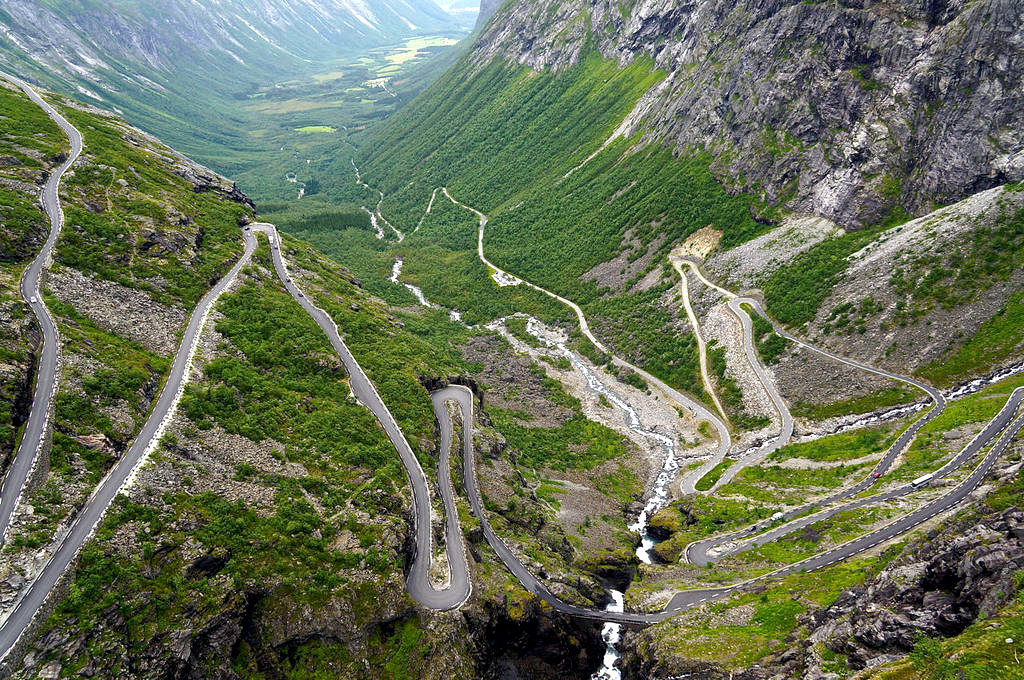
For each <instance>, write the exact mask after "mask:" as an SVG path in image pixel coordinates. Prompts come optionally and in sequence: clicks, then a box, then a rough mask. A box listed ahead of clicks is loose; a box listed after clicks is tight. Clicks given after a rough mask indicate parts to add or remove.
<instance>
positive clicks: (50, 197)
mask: <svg viewBox="0 0 1024 680" xmlns="http://www.w3.org/2000/svg"><path fill="white" fill-rule="evenodd" d="M0 78H4V79H5V80H8V81H10V82H11V83H14V84H15V85H17V86H18V87H20V88H21V89H22V90H23V91H24V92H25V94H26V95H28V97H29V99H31V100H32V101H33V102H34V103H35V104H36V105H37V106H39V107H40V108H41V109H43V111H45V112H46V115H48V116H49V117H50V118H51V119H53V121H54V122H55V123H57V125H59V126H60V129H61V130H63V131H64V134H65V135H67V137H68V139H69V140H70V142H71V150H70V152H69V153H68V157H67V158H66V159H65V160H64V162H63V163H61V164H60V166H59V167H58V168H57V169H56V170H54V171H53V172H52V173H51V174H50V177H49V178H48V179H47V180H46V184H45V185H44V186H43V190H42V193H41V194H40V201H41V203H42V206H43V209H44V210H45V211H46V214H47V216H48V217H49V218H50V233H49V235H48V236H47V238H46V243H44V244H43V247H42V250H40V251H39V255H37V256H36V259H34V260H32V263H31V264H30V265H29V266H28V269H26V270H25V273H24V275H23V276H22V277H21V296H22V297H23V298H24V299H25V302H26V303H27V304H28V305H29V307H31V308H32V313H33V314H35V317H36V321H37V322H38V323H39V329H40V331H41V332H42V335H43V344H42V347H41V348H40V350H39V364H38V367H37V370H36V382H35V393H34V394H33V396H32V410H31V411H30V412H29V417H28V422H27V423H25V429H24V431H23V433H22V436H21V442H20V443H19V444H18V450H17V452H16V453H15V454H14V460H13V461H12V462H11V465H10V467H8V469H7V474H6V476H5V478H4V481H3V485H2V486H0V542H3V543H6V542H7V531H8V529H10V526H11V516H12V515H13V514H14V509H15V508H16V507H17V505H18V500H19V499H20V498H21V492H22V489H23V488H24V487H25V482H26V481H27V480H28V477H29V474H30V473H31V471H32V468H33V467H34V466H35V463H36V458H37V457H38V455H39V452H40V449H42V447H43V442H44V441H45V440H46V431H47V427H48V425H49V420H50V405H51V403H52V402H53V393H54V390H55V389H56V387H55V384H56V382H57V353H58V351H59V349H60V347H59V342H58V338H57V325H56V323H54V320H53V317H52V316H50V310H49V309H47V307H46V304H45V303H44V302H43V296H42V295H41V294H40V292H39V284H40V281H41V279H42V276H43V271H44V270H45V269H46V267H47V266H48V265H49V263H50V261H51V259H52V257H53V248H54V246H55V245H56V243H57V237H58V236H59V235H60V230H61V227H62V226H63V225H64V211H63V209H62V208H61V206H60V197H59V195H58V194H59V192H60V181H61V179H62V178H63V177H64V173H65V172H67V170H68V168H70V167H71V166H72V165H74V163H75V161H76V160H78V156H79V155H80V154H81V153H82V133H81V132H79V131H78V130H77V129H76V128H75V127H74V126H73V125H72V124H71V123H69V122H68V121H67V120H66V119H65V118H64V116H62V115H60V113H58V112H57V111H56V109H54V108H53V107H52V106H50V105H49V104H48V103H46V101H44V100H43V98H42V97H40V96H39V94H38V93H37V92H36V91H35V90H34V89H32V87H31V86H30V85H29V84H28V83H26V82H24V81H22V80H19V79H18V78H15V77H14V76H9V75H7V74H5V73H2V72H0Z"/></svg>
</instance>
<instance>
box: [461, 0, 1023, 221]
mask: <svg viewBox="0 0 1024 680" xmlns="http://www.w3.org/2000/svg"><path fill="white" fill-rule="evenodd" d="M500 12H501V14H500V17H499V18H500V20H496V21H494V22H492V23H491V24H490V26H489V27H488V30H487V31H486V32H485V33H484V34H483V35H482V36H481V37H480V39H479V41H478V42H477V44H476V46H475V52H474V55H475V58H476V59H477V60H478V61H480V62H483V61H485V60H487V59H490V58H492V57H500V58H504V59H510V60H514V61H517V62H519V63H523V64H527V65H529V66H531V67H533V68H536V69H545V68H552V69H556V70H558V69H564V68H566V67H568V66H569V65H570V64H573V63H575V62H576V61H577V60H578V59H579V57H580V54H581V53H582V52H583V51H584V50H585V49H587V47H588V46H596V48H597V49H598V50H600V52H601V53H602V54H603V55H604V56H606V57H607V58H610V59H615V60H617V61H619V62H620V63H623V64H624V63H627V62H632V61H634V60H636V59H639V58H645V57H646V58H650V59H652V60H653V64H654V66H655V67H656V68H658V69H661V70H663V71H664V72H665V74H666V76H665V79H664V80H663V81H662V82H661V83H660V84H658V85H656V86H655V87H654V88H652V89H651V91H649V92H648V94H647V96H646V97H644V98H643V99H642V100H641V102H640V103H639V104H638V105H637V107H636V109H635V110H634V112H633V113H632V115H631V116H630V117H629V118H628V119H627V120H626V122H625V123H624V124H623V126H622V127H621V128H620V130H619V132H624V133H627V134H628V133H632V132H636V131H641V132H644V133H645V134H646V135H648V136H651V137H657V138H662V139H664V140H665V141H666V142H667V143H670V144H672V145H674V146H675V148H676V150H677V151H678V152H681V153H684V152H686V151H687V150H689V149H693V148H706V149H709V150H711V151H713V152H714V153H715V155H716V158H717V160H716V163H715V171H716V172H717V174H718V175H719V176H720V177H721V178H722V179H723V180H724V181H725V182H726V183H727V184H729V185H731V186H733V187H735V188H744V189H748V190H751V191H754V192H756V193H759V194H761V195H762V196H763V197H764V198H765V199H766V200H767V201H768V202H769V203H771V204H781V205H784V206H786V207H788V208H792V209H795V210H799V211H807V212H813V213H815V214H818V215H821V216H824V217H828V218H831V219H834V220H835V221H837V222H838V223H839V224H840V226H844V227H859V226H864V225H868V224H872V223H874V222H877V221H879V220H881V219H883V218H885V217H887V216H889V215H891V214H893V215H896V216H898V215H900V214H902V213H900V209H901V208H903V209H906V210H907V211H909V212H910V213H912V214H920V213H922V212H927V211H928V209H930V207H931V206H932V205H933V204H936V203H940V204H944V203H949V202H952V201H954V200H958V199H960V198H962V197H964V196H966V195H968V194H971V193H974V192H977V191H980V190H983V189H986V188H989V187H992V186H996V185H998V184H1002V183H1005V182H1007V181H1017V180H1019V179H1020V178H1021V177H1022V176H1024V134H1022V132H1021V131H1022V130H1024V125H1022V122H1024V121H1022V120H1021V117H1022V113H1021V112H1022V111H1024V94H1022V92H1024V90H1022V89H1021V74H1022V73H1024V52H1022V45H1024V41H1022V37H1024V34H1022V27H1024V8H1022V7H1021V5H1020V3H1017V2H1013V1H1012V0H983V1H982V2H972V3H967V2H963V1H961V0H952V1H949V2H946V1H939V2H925V3H920V2H910V1H900V0H882V1H872V0H855V1H853V2H846V3H842V4H834V3H818V2H806V1H805V2H795V1H793V0H742V1H741V2H732V1H731V0H712V1H710V2H704V3H695V2H688V3H678V2H672V1H669V0H644V1H642V2H631V3H627V4H625V5H624V4H623V3H615V2H610V1H599V2H596V3H585V2H582V1H580V0H537V1H533V2H524V3H509V4H506V5H505V6H504V7H503V8H502V9H501V10H500Z"/></svg>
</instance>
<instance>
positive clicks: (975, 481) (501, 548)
mask: <svg viewBox="0 0 1024 680" xmlns="http://www.w3.org/2000/svg"><path fill="white" fill-rule="evenodd" d="M432 397H433V399H434V412H435V414H436V415H437V417H438V422H439V425H440V428H441V432H442V436H443V437H444V438H447V439H446V441H450V438H451V431H452V427H453V425H452V422H451V417H450V414H449V413H448V411H447V409H444V408H439V407H438V403H439V401H440V402H448V401H451V402H454V403H455V404H457V405H458V407H459V409H460V410H461V413H462V421H463V436H462V441H463V450H462V458H463V476H464V479H465V486H466V494H467V495H468V496H469V503H470V507H471V508H472V510H473V514H474V515H475V516H476V517H477V518H479V520H480V523H481V526H482V528H483V535H484V539H485V540H486V541H487V544H488V545H489V546H491V549H493V550H494V552H495V553H496V554H497V555H498V558H499V559H501V561H502V563H504V565H505V567H506V568H507V569H508V570H509V571H510V572H512V574H513V575H514V576H515V577H516V579H517V580H518V581H519V582H520V583H521V584H522V585H523V587H524V588H525V589H526V590H528V591H529V592H531V593H533V594H534V595H536V596H537V597H539V598H541V599H542V600H544V601H545V602H546V603H548V604H549V605H551V606H552V607H553V608H554V609H556V610H558V611H560V612H563V613H566V614H569V615H571V616H576V617H580V618H586V619H591V620H595V621H611V622H614V623H622V624H628V625H647V624H651V623H657V622H659V621H663V620H665V619H667V618H669V617H671V616H674V615H676V614H678V613H680V612H682V611H685V610H687V609H691V608H693V607H695V606H698V605H700V604H703V603H704V602H709V601H713V600H717V599H719V598H722V597H725V596H727V595H730V594H732V593H735V592H739V591H742V590H745V589H747V588H749V587H750V586H752V585H754V584H757V583H761V582H764V581H766V580H769V579H775V578H781V577H784V576H788V575H790V574H794V573H797V572H807V571H814V570H816V569H821V568H823V567H827V566H830V565H832V564H834V563H836V562H838V561H840V560H844V559H848V558H850V557H853V556H854V555H857V554H859V553H862V552H865V551H867V550H870V549H871V548H874V547H875V546H877V545H878V544H879V543H883V542H885V541H888V540H890V539H892V538H895V537H896V536H899V535H901V534H903V533H906V532H907V531H909V530H911V529H913V528H914V527H916V526H919V525H921V524H923V523H924V522H926V521H928V520H929V519H931V518H932V517H934V516H935V515H938V514H940V513H942V512H945V511H947V510H949V509H950V508H953V507H955V506H956V505H958V504H959V503H961V502H962V501H964V500H965V499H966V498H967V497H968V496H970V494H971V493H972V492H973V491H974V490H975V489H977V488H978V486H979V485H980V484H981V482H982V481H983V480H984V479H985V476H986V475H987V474H988V473H989V471H990V470H991V469H992V466H993V465H994V464H995V461H996V460H998V458H999V457H1000V456H1001V455H1002V454H1003V452H1004V451H1005V450H1006V447H1007V446H1008V445H1009V444H1010V442H1011V441H1012V440H1013V439H1014V438H1015V437H1016V436H1017V434H1018V433H1019V432H1020V430H1021V428H1022V427H1024V416H1020V417H1019V418H1017V419H1016V420H1015V421H1013V422H1012V424H1010V425H1009V427H1007V423H1010V419H1011V418H1012V417H1013V415H1014V413H1016V411H1017V410H1018V408H1019V406H1020V403H1021V401H1022V400H1024V388H1018V389H1016V390H1014V392H1013V394H1012V395H1011V396H1010V399H1009V400H1008V401H1007V404H1006V406H1005V407H1004V408H1003V409H1002V410H1001V411H1000V412H999V413H998V414H997V415H996V416H995V417H994V418H993V419H992V421H991V422H990V423H989V425H988V426H987V427H986V428H985V430H984V431H983V432H982V433H981V434H979V436H978V437H977V438H976V439H975V440H974V441H973V442H972V443H971V444H970V445H969V446H968V447H967V448H966V449H965V451H964V452H963V453H961V454H960V455H959V456H957V458H956V459H955V461H953V462H955V463H956V465H951V466H949V470H950V471H951V470H952V469H955V467H958V466H960V465H962V464H963V463H965V462H966V461H967V460H969V459H970V458H971V457H973V456H974V455H976V454H977V452H978V451H980V450H982V449H983V448H984V447H985V446H987V445H988V444H989V443H991V442H992V440H993V438H995V436H996V434H997V433H998V432H999V431H1000V430H1003V429H1004V428H1005V432H1003V434H1002V436H1001V437H1000V438H999V439H998V441H997V442H996V444H995V446H993V447H992V449H991V450H990V451H989V453H988V454H987V455H986V456H985V458H984V460H983V461H982V462H981V464H980V465H978V467H977V468H975V469H974V471H973V472H972V473H971V474H970V475H969V476H968V477H967V478H966V479H965V480H964V481H963V482H961V483H960V484H958V485H957V486H956V487H954V488H953V489H951V490H950V491H949V492H947V493H945V494H943V495H942V496H940V497H938V498H936V499H934V500H932V501H930V502H929V503H927V504H926V505H925V506H923V507H922V508H920V509H918V510H915V511H913V512H911V513H909V514H907V515H905V516H903V517H901V518H900V519H898V520H896V521H894V522H892V523H890V524H887V525H886V526H884V527H881V528H879V529H876V530H875V531H872V532H870V533H868V534H865V535H864V536H860V537H858V538H856V539H854V540H852V541H849V542H847V543H843V544H842V545H838V546H836V547H834V548H832V549H830V550H828V551H825V552H822V553H820V554H818V555H814V556H812V557H809V558H807V559H805V560H802V561H800V562H796V563H794V564H790V565H786V566H784V567H782V568H780V569H777V570H775V571H773V572H771V573H769V574H764V575H763V576H759V577H757V578H754V579H750V580H748V581H744V582H742V583H736V584H733V585H730V586H724V587H720V588H698V589H693V590H683V591H680V592H677V593H676V594H675V595H674V596H673V597H672V599H671V600H670V601H669V603H668V605H667V606H666V607H665V609H664V610H663V611H660V612H653V613H637V612H622V613H618V612H609V611H606V610H604V609H599V608H595V607H582V606H579V605H574V604H569V603H567V602H564V601H563V600H561V599H559V598H558V597H557V596H555V595H554V594H553V593H552V592H551V591H550V590H549V589H548V588H547V586H546V585H545V584H544V583H543V582H541V581H540V580H539V579H538V578H537V577H536V576H534V574H533V573H532V572H531V571H530V570H529V569H528V568H527V567H526V565H524V564H523V562H522V561H521V560H520V559H519V558H518V557H517V556H516V555H515V553H514V552H513V551H512V550H511V549H510V548H509V547H508V545H507V544H506V543H505V542H504V541H503V540H502V539H501V538H500V537H499V536H498V535H497V534H496V533H495V532H494V530H493V529H492V528H491V525H490V521H489V520H488V518H487V514H486V512H485V510H484V508H483V504H482V503H481V500H480V490H479V488H478V485H477V481H476V463H475V458H474V456H475V454H474V451H473V445H472V441H473V436H472V423H473V395H472V393H471V392H470V391H469V390H468V389H466V388H464V387H461V386H449V387H446V388H444V389H442V390H438V391H437V392H435V393H434V394H433V395H432ZM919 488H920V487H915V486H913V485H907V486H905V487H901V488H900V489H895V490H893V491H891V492H888V493H887V496H888V497H889V498H895V497H897V496H900V495H905V494H908V493H911V492H912V491H915V490H917V489H919ZM865 500H867V499H865Z"/></svg>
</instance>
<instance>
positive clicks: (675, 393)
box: [441, 187, 732, 470]
mask: <svg viewBox="0 0 1024 680" xmlns="http://www.w3.org/2000/svg"><path fill="white" fill-rule="evenodd" d="M441 192H442V193H444V195H445V196H446V197H447V198H448V200H449V201H451V202H452V203H454V204H455V205H457V206H459V207H460V208H463V209H465V210H468V211H470V212H471V213H473V214H474V215H476V216H477V218H478V219H479V227H478V229H477V245H476V254H477V257H479V258H480V261H481V262H483V263H484V264H485V265H487V266H488V267H490V268H491V269H493V270H494V271H496V272H498V273H499V274H501V275H503V276H505V277H507V278H509V279H512V280H516V281H519V282H520V283H522V284H523V285H525V286H527V287H529V288H532V289H534V290H536V291H538V292H540V293H543V294H544V295H547V296H548V297H550V298H553V299H555V300H558V301H559V302H561V303H562V304H563V305H565V306H566V307H568V308H569V309H571V310H572V311H573V312H575V314H576V319H577V320H578V322H579V327H580V331H581V332H582V333H583V335H585V336H586V337H587V339H588V340H590V342H591V343H593V345H594V346H595V347H597V348H598V349H599V350H600V351H601V352H603V353H605V354H607V355H608V356H609V357H611V361H612V364H614V365H615V366H618V367H620V368H628V369H629V370H631V371H633V372H635V373H637V374H638V375H640V376H641V377H642V378H643V379H644V380H645V381H646V382H647V384H648V385H650V386H651V387H654V388H655V389H656V390H658V391H659V392H661V393H662V394H663V395H664V396H665V397H666V398H668V399H669V400H670V401H674V402H676V403H677V404H679V405H680V406H682V407H683V408H685V409H687V410H688V411H689V412H690V413H691V414H692V415H693V417H694V419H696V420H705V421H707V422H709V423H710V424H711V426H712V427H713V428H714V429H715V434H716V436H717V437H718V447H717V449H716V451H715V453H714V454H713V455H712V457H711V459H710V460H708V461H707V462H706V463H705V464H704V465H703V466H701V469H705V468H706V469H708V470H710V469H711V468H713V467H714V466H715V465H717V464H718V463H719V462H721V461H722V459H724V458H725V454H726V453H728V451H729V447H731V446H732V437H731V436H730V434H729V427H728V426H727V425H726V424H725V422H724V421H723V420H722V419H721V418H719V417H718V416H717V415H716V414H715V413H713V412H712V411H711V410H710V409H708V407H707V406H705V405H704V404H702V403H700V402H699V401H697V400H696V399H693V398H692V397H689V396H687V395H685V394H683V393H681V392H680V391H679V390H676V389H674V388H672V387H669V386H668V385H666V384H665V382H664V381H662V380H660V379H658V378H656V377H654V376H653V375H651V374H650V373H648V372H647V371H645V370H644V369H642V368H640V367H639V366H634V365H633V364H631V363H629V362H628V361H626V360H625V359H621V358H619V357H617V356H615V355H614V354H612V353H611V352H609V351H608V348H607V347H605V346H604V344H603V343H602V342H601V341H600V340H598V339H597V337H596V336H595V335H594V334H593V332H591V330H590V324H589V323H587V317H586V316H585V315H584V314H583V310H582V309H580V306H579V305H577V304H576V303H575V302H573V301H572V300H568V299H566V298H564V297H562V296H561V295H558V294H557V293H553V292H551V291H550V290H547V289H546V288H541V287H540V286H538V285H536V284H534V283H530V282H529V281H526V280H524V279H521V278H519V277H518V276H515V275H514V274H509V273H508V272H506V271H505V270H504V269H502V268H500V267H498V266H497V265H495V264H494V263H493V262H491V261H490V260H488V259H487V257H486V256H485V255H484V230H485V228H486V227H487V215H485V214H483V213H482V212H480V211H479V210H477V209H476V208H473V207H471V206H468V205H466V204H465V203H461V202H459V201H457V200H455V198H453V197H452V195H451V194H450V193H448V189H447V188H446V187H441Z"/></svg>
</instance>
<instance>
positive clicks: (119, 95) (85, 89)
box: [0, 0, 459, 153]
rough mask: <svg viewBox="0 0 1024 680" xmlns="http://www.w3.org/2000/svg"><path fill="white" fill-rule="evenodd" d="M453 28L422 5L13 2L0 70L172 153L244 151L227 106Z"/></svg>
mask: <svg viewBox="0 0 1024 680" xmlns="http://www.w3.org/2000/svg"><path fill="white" fill-rule="evenodd" d="M454 30H459V28H458V25H457V23H456V22H455V21H454V20H453V19H452V17H451V16H450V15H448V14H447V13H446V12H444V11H443V10H441V9H440V8H439V7H438V6H437V5H435V4H434V3H433V2H432V0H412V1H410V2H406V1H404V0H403V1H401V2H389V1H388V0H371V1H370V2H341V1H329V2H316V3H312V2H305V1H303V0H266V1H262V2H259V3H251V2H240V1H231V2H218V3H196V2H186V1H183V0H160V1H159V2H148V1H147V2H141V1H138V0H121V1H119V2H112V3H102V2H92V1H90V0H76V1H75V2H45V1H42V0H14V1H13V2H5V3H4V6H3V7H2V8H0V68H3V69H6V70H8V71H9V72H11V73H16V74H20V75H21V77H23V78H25V79H28V80H31V81H34V82H38V83H40V84H43V85H45V86H47V87H50V88H52V89H55V90H60V91H63V92H65V93H67V94H71V95H73V96H75V97H78V98H80V99H83V100H85V101H88V102H90V103H92V104H96V105H100V106H102V107H104V108H107V109H114V110H118V111H120V112H122V113H123V114H124V115H125V116H126V117H128V118H129V119H130V120H131V121H132V122H133V123H135V124H136V125H139V126H141V127H143V128H145V129H147V130H149V131H151V132H154V133H156V134H159V135H160V136H161V137H162V138H165V139H168V140H170V141H173V142H175V143H176V144H177V146H178V147H179V148H182V149H183V150H184V151H187V152H190V153H194V152H195V151H197V150H200V149H203V147H204V145H210V144H222V145H224V146H226V147H227V148H232V149H236V150H237V149H244V148H247V147H248V146H249V145H248V143H247V140H246V138H245V136H244V134H242V131H241V128H242V127H243V126H241V125H240V120H241V118H240V114H239V112H238V111H237V106H238V101H237V100H236V98H237V97H238V96H240V94H241V93H242V92H245V91H246V90H247V89H252V88H254V86H256V85H265V84H271V83H273V82H274V81H275V80H280V79H282V78H284V77H294V76H295V75H296V74H298V73H305V72H307V71H308V70H309V69H310V67H311V66H312V65H313V64H322V63H325V62H329V61H330V60H332V59H337V58H339V57H343V56H351V55H353V54H354V53H355V52H356V51H358V50H362V49H367V48H370V47H374V46H378V45H382V44H395V43H397V42H400V41H401V40H402V39H404V38H406V37H409V36H414V35H424V34H430V33H438V32H446V31H454Z"/></svg>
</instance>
